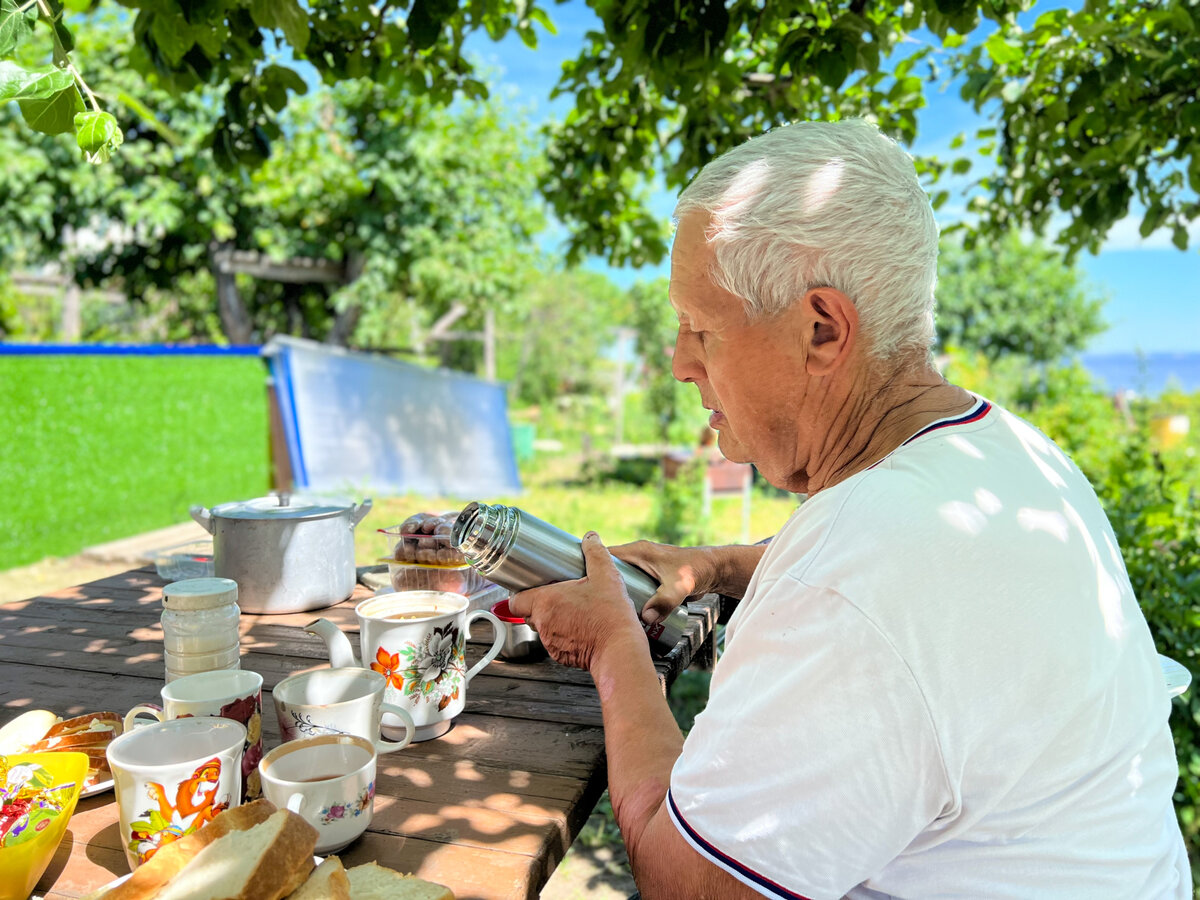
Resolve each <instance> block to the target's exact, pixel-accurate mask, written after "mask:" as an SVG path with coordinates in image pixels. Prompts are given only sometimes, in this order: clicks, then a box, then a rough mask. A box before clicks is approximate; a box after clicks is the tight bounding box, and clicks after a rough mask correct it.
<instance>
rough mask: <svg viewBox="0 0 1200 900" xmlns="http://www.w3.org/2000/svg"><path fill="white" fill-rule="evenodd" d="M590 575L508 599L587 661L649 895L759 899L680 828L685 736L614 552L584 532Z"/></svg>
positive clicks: (613, 783) (614, 791)
mask: <svg viewBox="0 0 1200 900" xmlns="http://www.w3.org/2000/svg"><path fill="white" fill-rule="evenodd" d="M583 551H584V558H585V560H586V562H587V575H586V576H585V577H584V578H581V579H579V580H578V581H571V582H563V583H561V584H554V585H547V586H545V587H540V588H534V589H532V590H528V591H523V592H521V593H519V594H517V595H515V596H514V597H513V598H512V599H511V600H510V601H509V607H510V609H511V610H512V611H513V613H514V614H515V615H519V616H525V617H526V618H527V619H529V621H530V622H531V624H532V625H533V626H534V627H535V628H536V629H537V630H538V632H539V633H540V634H541V637H542V642H543V643H544V644H545V646H546V648H547V650H549V651H550V653H551V655H552V656H553V657H554V658H555V659H556V660H558V661H559V662H561V663H564V664H566V665H572V666H577V667H579V668H585V669H588V670H589V671H590V672H591V674H592V678H593V680H594V681H595V683H596V688H597V691H598V692H599V695H600V703H601V709H602V711H603V716H604V744H605V750H606V751H607V754H608V782H609V788H608V789H609V796H610V797H611V799H612V804H613V810H614V812H615V813H616V817H617V825H618V826H619V827H620V829H621V834H622V836H623V837H624V838H625V845H626V848H627V850H628V852H629V858H630V861H631V863H632V865H633V871H634V877H635V879H636V880H637V882H638V887H639V890H641V892H642V895H643V897H645V898H646V900H673V898H681V900H683V898H687V900H693V898H704V897H710V898H714V900H715V898H729V900H741V898H747V900H748V898H755V897H758V896H760V895H759V894H758V893H756V892H755V891H753V890H751V889H750V888H748V887H746V886H745V885H744V884H742V883H741V882H739V881H738V880H737V879H735V878H734V877H733V876H732V875H729V874H728V873H727V872H725V871H724V870H722V869H720V868H719V867H717V866H716V865H714V864H713V863H711V862H709V861H708V860H707V859H705V858H704V857H703V856H701V855H700V854H699V853H698V852H696V851H695V850H694V849H693V848H692V847H691V845H690V844H688V843H687V841H686V840H684V838H683V837H682V835H680V834H679V832H678V830H677V829H676V828H675V825H674V823H673V822H671V820H670V814H669V813H668V812H667V807H666V796H667V788H668V787H669V786H670V781H671V769H672V767H673V766H674V764H675V760H676V759H678V757H679V755H680V753H681V752H682V750H683V735H682V734H681V733H680V731H679V728H678V726H677V725H676V724H675V719H674V717H673V716H672V715H671V710H670V707H669V706H668V705H667V701H666V698H664V697H663V695H662V690H661V689H660V687H659V683H658V675H657V672H656V671H655V669H654V665H653V663H652V661H651V659H650V649H649V645H648V643H647V641H646V636H645V634H644V633H643V631H642V629H641V625H640V624H639V622H638V620H637V615H636V614H635V612H634V608H633V604H632V603H630V602H629V598H628V595H627V594H626V592H625V589H624V585H623V584H622V582H621V577H620V575H619V574H618V572H617V569H616V566H614V565H613V563H612V560H611V558H610V557H609V554H608V551H607V550H606V549H605V547H604V545H603V544H602V543H601V542H600V539H599V538H598V537H597V536H596V535H595V534H588V535H587V536H585V537H584V539H583Z"/></svg>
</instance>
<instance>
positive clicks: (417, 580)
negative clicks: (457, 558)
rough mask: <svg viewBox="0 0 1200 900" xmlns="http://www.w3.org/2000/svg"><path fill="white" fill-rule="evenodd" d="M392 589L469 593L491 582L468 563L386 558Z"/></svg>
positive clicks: (468, 594)
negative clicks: (432, 563) (427, 563)
mask: <svg viewBox="0 0 1200 900" xmlns="http://www.w3.org/2000/svg"><path fill="white" fill-rule="evenodd" d="M387 564H388V576H389V577H390V578H391V581H392V590H394V591H453V592H454V593H456V594H464V595H466V596H470V595H471V594H474V593H478V592H479V591H482V590H483V589H484V588H488V587H491V586H492V583H491V582H490V581H488V580H487V579H485V578H484V577H483V576H482V575H480V574H479V573H478V572H476V571H475V570H474V569H473V568H471V566H469V565H461V566H423V565H419V564H416V563H398V562H395V561H393V560H390V559H389V560H387Z"/></svg>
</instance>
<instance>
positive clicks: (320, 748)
mask: <svg viewBox="0 0 1200 900" xmlns="http://www.w3.org/2000/svg"><path fill="white" fill-rule="evenodd" d="M375 760H376V756H375V745H374V744H373V743H372V742H371V741H368V740H367V739H366V738H361V737H358V736H357V735H350V734H326V735H321V736H319V737H310V738H301V739H300V740H296V741H288V742H287V743H285V744H280V745H279V746H278V747H276V748H275V749H274V750H272V751H271V752H270V753H268V754H267V755H266V756H264V757H263V758H262V762H260V763H259V764H258V771H259V775H260V777H261V778H262V786H263V794H264V795H265V796H266V798H267V799H268V800H270V801H271V802H272V803H274V804H275V805H276V806H278V807H279V808H280V809H283V808H284V807H287V808H288V809H290V810H291V811H292V812H294V813H296V814H298V815H300V816H303V817H304V819H305V820H307V821H308V822H309V823H310V824H311V825H312V826H313V827H314V828H316V829H317V847H316V852H317V853H318V854H321V855H324V854H326V853H333V852H334V851H336V850H341V849H342V848H343V847H345V846H346V845H347V844H349V843H350V842H351V841H353V840H354V839H355V838H357V837H358V836H359V835H360V834H362V833H363V832H364V831H366V830H367V826H368V825H370V824H371V815H372V813H373V812H374V805H375V804H374V801H375Z"/></svg>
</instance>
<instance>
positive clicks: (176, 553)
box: [154, 538, 214, 581]
mask: <svg viewBox="0 0 1200 900" xmlns="http://www.w3.org/2000/svg"><path fill="white" fill-rule="evenodd" d="M154 569H155V571H157V572H158V577H159V578H161V579H162V580H163V581H182V580H183V579H185V578H211V577H212V576H213V574H214V564H213V542H212V539H211V538H210V539H209V540H206V541H188V542H187V543H186V544H178V545H177V546H174V547H167V548H166V549H165V550H160V551H159V552H158V553H157V554H155V556H154Z"/></svg>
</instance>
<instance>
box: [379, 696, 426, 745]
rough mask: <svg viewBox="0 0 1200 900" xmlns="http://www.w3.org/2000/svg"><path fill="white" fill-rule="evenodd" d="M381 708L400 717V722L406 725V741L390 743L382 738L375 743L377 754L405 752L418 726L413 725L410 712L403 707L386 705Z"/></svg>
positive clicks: (391, 704) (392, 704)
mask: <svg viewBox="0 0 1200 900" xmlns="http://www.w3.org/2000/svg"><path fill="white" fill-rule="evenodd" d="M381 708H382V709H383V711H384V712H389V713H392V714H393V715H396V716H399V717H400V721H401V722H403V723H404V739H403V740H399V741H389V740H385V739H384V738H382V737H381V738H380V739H379V740H377V741H376V742H375V752H376V753H391V752H392V751H394V750H403V749H404V748H405V747H407V746H408V745H409V742H410V741H411V740H412V739H413V735H414V734H415V733H416V730H417V726H416V725H415V724H414V723H413V720H412V716H410V715H409V714H408V710H407V709H405V708H404V707H403V706H397V705H396V704H394V703H385V704H383V706H382V707H381ZM388 727H389V728H390V727H391V726H390V725H389V726H388Z"/></svg>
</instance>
